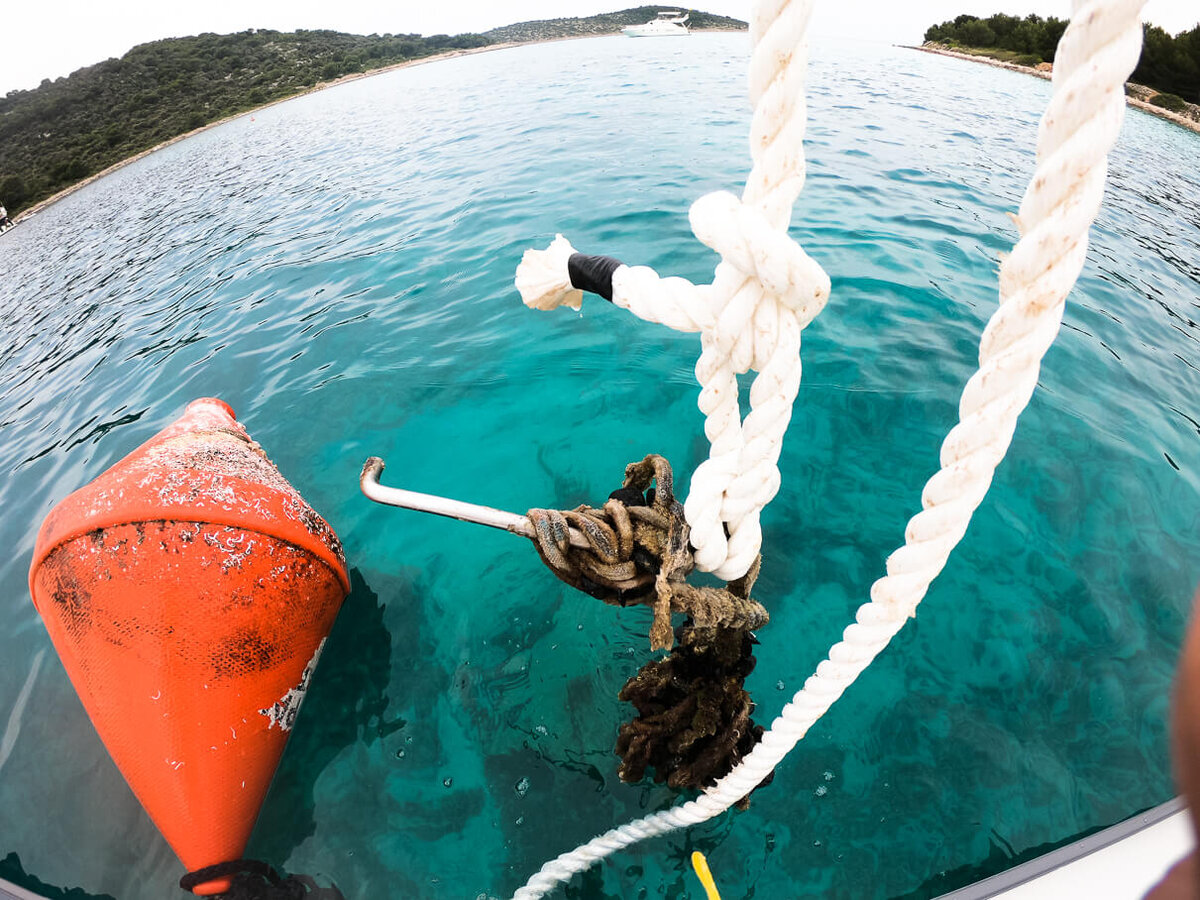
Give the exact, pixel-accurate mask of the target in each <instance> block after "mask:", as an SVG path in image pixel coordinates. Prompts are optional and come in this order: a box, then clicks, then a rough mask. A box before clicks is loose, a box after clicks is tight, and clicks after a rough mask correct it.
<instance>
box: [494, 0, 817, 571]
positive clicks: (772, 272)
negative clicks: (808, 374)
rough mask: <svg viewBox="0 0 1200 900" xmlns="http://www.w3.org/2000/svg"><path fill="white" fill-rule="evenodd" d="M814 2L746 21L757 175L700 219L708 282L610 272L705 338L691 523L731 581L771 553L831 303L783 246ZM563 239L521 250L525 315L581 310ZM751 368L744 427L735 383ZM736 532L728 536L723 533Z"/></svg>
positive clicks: (648, 313) (635, 297)
mask: <svg viewBox="0 0 1200 900" xmlns="http://www.w3.org/2000/svg"><path fill="white" fill-rule="evenodd" d="M811 13H812V0H790V2H789V0H768V2H763V3H760V4H759V8H758V9H757V10H756V12H755V15H754V17H753V21H752V22H751V37H752V39H753V42H754V50H753V53H752V55H751V60H750V98H751V100H752V102H753V103H754V118H753V121H752V123H751V126H750V152H751V157H752V158H753V161H754V165H753V168H752V169H751V172H750V175H749V177H748V178H747V180H746V187H745V190H744V191H743V193H742V199H741V200H738V199H737V198H736V197H734V196H733V195H732V194H728V193H725V192H723V191H722V192H718V193H715V194H709V195H707V196H705V197H701V198H700V199H699V200H697V201H696V202H695V203H694V204H693V205H692V208H691V211H690V213H689V220H690V222H691V225H692V231H693V232H694V233H695V235H696V237H697V238H699V239H700V240H701V241H702V242H703V243H704V244H706V245H707V246H709V247H711V248H712V249H713V250H716V251H717V252H718V253H719V254H720V255H721V263H720V264H719V265H718V266H717V270H716V273H715V275H714V278H713V283H712V284H711V285H700V286H697V285H694V284H692V283H691V282H689V281H686V280H685V279H682V278H660V277H659V276H658V274H657V273H655V272H654V270H653V269H649V268H646V267H644V266H639V267H629V266H622V267H620V268H619V269H617V270H616V272H614V273H613V303H615V304H616V305H618V306H623V307H625V308H626V309H628V310H630V311H631V312H633V313H634V314H635V315H637V316H639V317H641V318H643V319H646V320H648V321H651V322H659V323H662V324H664V325H668V326H670V327H672V328H676V329H678V330H680V331H699V332H700V333H701V337H700V344H701V355H700V360H699V362H697V364H696V380H697V381H699V382H700V385H701V388H702V390H701V392H700V398H699V401H698V403H699V407H700V410H701V412H703V413H704V416H705V422H704V432H705V434H706V435H707V436H708V440H709V444H710V450H709V457H708V459H707V460H705V461H704V462H703V463H702V464H701V465H700V466H699V467H697V469H696V471H695V472H694V473H693V474H692V480H691V486H690V487H689V489H688V496H687V501H686V503H685V504H684V515H685V516H686V518H687V521H688V525H689V526H690V528H691V543H692V547H693V548H694V550H695V561H696V565H697V567H699V568H700V569H702V570H704V571H711V572H714V573H715V574H716V575H718V576H719V577H721V578H723V579H725V580H726V581H732V580H733V579H735V578H740V577H741V576H742V575H744V574H746V571H747V570H748V569H749V568H750V565H751V564H752V563H753V562H754V559H755V557H756V556H757V555H758V551H759V547H760V545H761V544H762V531H761V529H760V527H759V514H760V513H761V512H762V509H763V507H764V506H766V505H767V503H769V502H770V501H771V498H773V497H774V496H775V494H776V492H777V491H778V490H779V468H778V465H777V464H778V462H779V453H780V450H781V449H782V447H783V435H784V432H785V431H787V426H788V423H789V422H790V421H791V416H792V403H793V401H794V400H795V399H796V393H797V391H798V390H799V388H800V332H801V330H803V328H804V327H805V326H806V325H807V324H808V323H809V322H811V321H812V319H813V318H814V317H815V316H816V315H817V313H819V312H820V311H821V309H822V308H823V307H824V306H825V302H826V300H828V298H829V276H828V275H826V274H825V272H824V271H823V270H822V269H821V267H820V266H819V265H818V264H817V263H816V262H815V261H813V260H812V259H811V258H810V257H809V256H808V254H806V253H805V252H804V251H803V250H802V249H801V248H800V246H799V245H798V244H796V243H795V242H794V241H793V240H792V239H791V238H789V237H788V234H787V228H788V224H789V221H790V219H791V215H792V204H793V203H794V202H795V200H796V196H797V195H798V194H799V193H800V189H801V188H802V187H803V186H804V152H803V141H804V128H805V118H806V108H805V103H804V75H805V69H806V65H807V58H808V46H807V43H806V40H805V32H806V31H807V29H808V22H809V18H810V16H811ZM573 252H574V249H573V248H572V247H571V245H570V244H569V243H568V242H567V240H566V239H565V238H563V237H562V235H559V236H558V237H557V238H556V239H555V241H554V243H552V244H551V245H550V247H549V248H548V249H547V250H543V251H536V250H530V251H527V252H526V253H525V256H524V258H523V259H522V261H521V265H520V267H518V269H517V278H516V283H517V288H518V290H520V291H521V296H522V299H523V300H524V301H525V303H526V305H528V306H531V307H533V308H535V309H554V308H555V307H557V306H560V305H567V306H571V307H573V308H575V309H578V308H579V304H580V302H581V299H582V295H581V294H580V292H579V291H577V290H574V289H573V288H571V286H570V279H569V277H568V276H567V259H568V258H569V257H570V255H571V253H573ZM750 369H754V370H756V371H757V372H758V375H757V376H756V377H755V379H754V383H753V385H752V386H751V388H750V412H749V413H748V414H747V416H746V418H745V421H743V420H742V417H741V411H740V408H739V405H738V384H737V376H738V375H739V374H741V373H743V372H747V371H749V370H750ZM727 531H728V537H726V532H727Z"/></svg>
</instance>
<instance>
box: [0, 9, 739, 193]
mask: <svg viewBox="0 0 1200 900" xmlns="http://www.w3.org/2000/svg"><path fill="white" fill-rule="evenodd" d="M657 10H658V7H653V6H643V7H637V8H635V9H629V10H625V11H624V12H619V13H609V14H606V15H602V16H593V17H591V18H587V19H554V20H549V21H544V22H525V23H522V24H520V25H510V26H506V27H504V28H497V29H495V30H493V31H490V32H487V33H486V34H460V35H454V36H448V35H434V36H432V37H422V36H420V35H415V34H399V35H392V34H385V35H382V36H381V35H370V36H369V37H366V36H361V35H354V34H342V33H339V32H334V31H297V32H294V33H282V32H278V31H262V30H259V31H255V30H251V31H245V32H242V33H240V34H201V35H198V36H196V37H188V38H172V39H170V40H163V41H154V42H153V43H149V44H141V45H139V46H137V47H134V48H133V49H132V50H130V51H129V52H128V53H126V54H125V55H124V56H123V57H121V58H120V59H109V60H106V61H105V62H102V63H98V64H97V65H94V66H89V67H87V68H84V69H80V70H79V71H77V72H74V73H72V74H71V75H70V76H69V77H66V78H59V79H56V80H55V81H50V80H46V81H43V82H42V84H41V85H40V86H39V87H37V88H35V89H34V90H30V91H12V92H10V93H9V94H8V95H7V96H6V97H3V98H0V203H4V204H5V205H6V206H7V207H8V210H9V213H10V214H12V215H15V214H16V213H17V212H19V211H21V210H22V209H25V208H27V207H29V206H31V205H33V204H34V203H36V202H37V201H39V200H42V199H44V198H46V197H49V196H51V195H52V194H54V193H56V192H58V191H60V190H62V189H63V188H66V187H69V186H71V185H72V184H75V183H76V182H78V181H80V180H82V179H84V178H86V177H88V176H89V175H93V174H95V173H96V172H100V171H102V170H103V169H106V168H108V167H109V166H111V165H113V164H114V163H117V162H120V161H121V160H123V159H127V158H129V157H130V156H133V155H135V154H137V153H140V152H141V151H143V150H146V149H149V148H150V147H153V146H155V145H156V144H160V143H162V142H163V141H165V140H168V139H170V138H172V137H175V136H177V135H180V134H185V133H186V132H188V131H191V130H192V129H195V128H199V127H200V126H202V125H205V124H207V123H209V122H214V121H216V120H218V119H222V118H224V117H226V116H229V115H232V114H234V113H238V112H242V111H245V110H248V109H253V108H254V107H257V106H261V105H262V104H264V103H267V102H269V101H272V100H278V99H281V98H284V97H289V96H293V95H295V94H298V93H301V92H302V91H305V90H307V89H309V88H311V87H312V86H313V85H315V84H317V83H318V82H321V81H330V80H333V79H335V78H338V77H340V76H342V75H348V74H351V73H355V72H366V71H370V70H372V69H378V68H382V67H384V66H388V65H392V64H394V63H400V62H405V61H407V60H412V59H419V58H421V57H426V56H431V55H434V54H437V53H441V52H444V51H446V50H453V49H467V48H473V47H485V46H488V45H491V44H498V43H507V42H520V41H536V40H545V39H548V38H556V37H569V36H573V35H581V34H605V33H612V32H617V31H619V30H620V29H621V28H622V27H623V26H624V25H628V24H631V23H640V22H645V21H647V20H649V19H652V18H654V16H655V14H656V13H657ZM690 24H691V25H692V27H693V28H730V27H733V28H737V27H741V28H744V27H745V23H744V22H739V21H738V20H736V19H727V18H724V17H722V16H710V15H708V14H706V13H700V12H693V13H692V14H691V22H690Z"/></svg>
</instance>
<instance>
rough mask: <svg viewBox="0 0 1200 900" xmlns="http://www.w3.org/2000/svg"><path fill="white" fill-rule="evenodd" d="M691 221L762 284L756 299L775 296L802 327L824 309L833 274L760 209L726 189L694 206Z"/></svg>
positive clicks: (699, 234) (723, 254)
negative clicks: (827, 272)
mask: <svg viewBox="0 0 1200 900" xmlns="http://www.w3.org/2000/svg"><path fill="white" fill-rule="evenodd" d="M688 220H689V221H690V222H691V226H692V233H693V234H695V235H696V237H697V239H698V240H699V241H700V242H701V243H703V244H704V245H705V246H707V247H710V248H711V249H713V250H715V251H717V253H719V254H721V258H722V260H723V261H724V262H727V263H729V264H730V265H732V266H733V267H734V268H736V269H737V270H738V272H739V273H740V274H741V275H742V276H744V278H747V279H753V280H754V281H756V282H758V285H759V287H760V288H761V292H760V294H759V296H758V298H757V302H758V303H762V302H763V301H764V299H766V298H768V297H770V298H773V299H774V300H776V301H778V302H779V303H781V304H782V305H783V306H785V307H786V308H788V309H790V310H792V311H793V312H794V313H795V314H796V317H797V320H798V324H799V325H800V327H801V328H803V327H805V326H806V325H808V323H809V322H811V321H812V320H813V319H814V318H816V316H817V313H819V312H820V311H821V310H822V309H824V308H825V303H826V302H827V301H828V300H829V291H830V282H829V276H828V275H827V274H826V273H825V271H824V270H823V269H822V268H821V266H820V265H819V264H818V263H817V262H816V261H815V260H814V259H813V258H812V257H811V256H809V255H808V254H807V253H805V252H804V250H803V248H801V246H800V245H799V244H797V243H796V242H795V241H794V240H792V239H791V238H790V237H788V235H787V232H786V231H784V230H780V229H779V228H777V227H775V226H774V225H772V224H771V222H770V221H768V219H767V217H766V215H764V214H763V212H762V211H761V210H759V209H757V208H756V207H754V206H752V205H747V204H745V203H743V202H742V201H741V200H739V199H738V198H737V197H735V196H733V194H731V193H729V192H728V191H715V192H713V193H711V194H705V195H704V196H703V197H701V198H700V199H699V200H697V201H696V202H695V203H693V204H692V208H691V210H690V211H689V213H688ZM724 299H726V300H727V299H729V298H728V297H727V298H724ZM755 356H756V357H758V356H760V354H755ZM762 356H764V357H765V356H769V354H762Z"/></svg>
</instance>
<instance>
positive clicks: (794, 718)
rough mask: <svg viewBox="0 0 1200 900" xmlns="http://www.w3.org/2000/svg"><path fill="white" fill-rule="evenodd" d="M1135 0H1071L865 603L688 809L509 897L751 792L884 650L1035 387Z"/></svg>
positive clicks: (1137, 37) (1076, 257)
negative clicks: (970, 350) (958, 391)
mask: <svg viewBox="0 0 1200 900" xmlns="http://www.w3.org/2000/svg"><path fill="white" fill-rule="evenodd" d="M1143 3H1144V0H1092V2H1079V0H1076V2H1075V4H1074V9H1073V15H1072V18H1071V23H1070V26H1069V27H1068V28H1067V30H1066V33H1065V34H1064V35H1063V38H1062V40H1061V42H1060V43H1059V47H1058V53H1057V56H1056V58H1055V64H1054V81H1053V84H1054V96H1053V98H1052V99H1051V101H1050V105H1049V107H1048V109H1047V110H1046V114H1045V115H1044V116H1043V117H1042V121H1041V125H1040V127H1039V130H1038V153H1037V168H1036V171H1035V172H1034V176H1033V179H1032V181H1031V182H1030V184H1029V187H1028V189H1027V190H1026V192H1025V197H1024V199H1023V200H1022V201H1021V208H1020V214H1019V215H1018V216H1017V217H1016V222H1017V226H1018V230H1019V231H1020V233H1021V239H1020V240H1019V241H1018V242H1017V245H1016V247H1015V248H1014V249H1013V252H1012V254H1011V255H1010V256H1008V258H1007V259H1005V260H1004V262H1003V264H1002V265H1001V267H1000V307H999V309H997V311H996V313H995V314H994V315H993V316H992V318H991V320H990V321H989V322H988V325H987V327H986V329H985V330H984V332H983V336H982V338H981V340H980V346H979V371H978V372H976V373H975V374H974V375H973V376H972V377H971V379H970V380H969V381H968V382H967V385H966V387H965V388H964V390H963V395H962V400H961V401H960V403H959V423H958V424H957V425H956V426H955V427H954V428H953V429H952V430H951V432H950V433H949V434H948V435H947V436H946V440H945V441H944V442H943V444H942V453H941V465H942V468H941V470H940V471H939V472H938V473H937V474H935V475H934V476H933V477H932V478H930V479H929V481H928V482H927V483H926V485H925V489H924V491H923V492H922V495H921V502H922V507H923V509H922V511H921V512H919V513H918V514H917V515H916V516H914V517H913V518H912V519H911V520H910V521H909V523H908V527H907V528H906V529H905V543H904V546H902V547H900V548H899V549H898V550H897V551H896V552H895V553H893V554H892V555H891V556H890V557H888V560H887V575H886V576H884V577H883V578H881V579H879V580H878V581H877V582H875V584H874V585H873V586H872V588H871V600H870V602H868V603H866V604H864V605H863V606H861V607H859V609H858V612H857V614H856V615H855V622H854V623H853V624H851V625H850V626H849V627H848V628H847V629H846V630H845V632H844V633H843V636H842V640H841V641H840V642H839V643H837V644H835V645H834V646H833V647H832V648H831V649H830V651H829V657H828V658H827V659H826V660H824V661H823V662H822V663H821V664H820V665H819V666H817V671H816V672H815V673H814V674H813V675H812V676H810V677H809V678H808V680H807V681H805V683H804V687H803V688H802V689H801V690H800V691H798V692H797V693H796V695H795V696H794V697H793V698H792V700H791V702H789V703H788V704H787V705H786V706H784V708H783V710H782V712H781V713H780V715H779V717H778V718H776V719H775V721H774V722H772V723H771V728H770V729H769V730H768V731H767V732H766V733H765V734H764V735H763V739H762V741H761V742H760V743H759V744H757V745H756V746H755V748H754V749H753V750H752V751H751V752H750V753H749V754H748V755H747V756H746V757H745V759H743V760H742V762H741V763H739V764H738V766H737V767H735V768H734V769H733V771H732V772H730V773H729V774H728V775H726V776H725V777H724V778H722V779H721V780H720V781H718V782H717V783H716V784H715V785H713V786H712V787H711V788H709V789H708V790H706V791H705V793H704V794H703V795H701V796H700V797H698V798H697V799H695V800H692V801H689V802H687V803H684V804H681V805H680V806H677V807H673V808H671V809H668V810H664V811H663V812H660V813H657V814H655V815H652V816H648V817H646V818H643V819H639V820H636V821H634V822H630V823H628V824H625V825H622V826H620V827H618V828H614V829H612V830H611V831H608V832H606V833H604V834H602V835H600V836H599V837H596V838H593V839H592V840H591V841H589V842H588V843H586V844H583V845H582V846H580V847H577V848H576V849H575V850H572V851H570V852H568V853H564V854H562V855H561V856H559V857H558V858H556V859H554V860H551V861H550V862H548V863H546V864H545V865H544V866H542V868H541V870H540V871H538V872H537V873H536V874H535V875H534V876H533V877H532V878H530V879H529V881H528V882H527V883H526V885H525V886H524V887H522V888H520V889H519V890H518V891H517V892H516V894H515V895H514V900H535V898H538V897H542V896H544V895H545V894H546V893H547V892H548V891H550V890H552V889H553V888H554V887H555V886H556V885H558V884H560V883H562V882H565V881H567V880H569V879H570V878H571V877H572V876H573V875H575V874H576V873H578V872H582V871H583V870H585V869H587V868H588V867H590V866H591V865H592V864H593V863H594V862H596V861H597V860H599V859H602V858H603V857H605V856H607V855H609V854H611V853H613V852H615V851H616V850H620V849H622V848H624V847H628V846H630V845H631V844H633V843H636V842H637V841H639V840H642V839H643V838H647V837H653V836H655V835H661V834H665V833H667V832H669V831H672V830H674V829H676V828H683V827H686V826H688V825H694V824H696V823H699V822H703V821H705V820H707V819H710V818H712V817H713V816H716V815H718V814H720V813H721V812H724V811H725V810H726V809H728V808H729V807H730V806H732V805H733V804H734V803H736V802H737V801H738V800H739V799H741V798H742V797H744V796H745V795H746V794H748V793H749V792H750V791H751V790H752V789H753V788H754V787H755V786H756V785H757V784H758V783H759V782H761V781H762V780H763V778H765V777H766V776H767V774H768V773H769V772H771V771H772V770H773V769H774V768H775V767H776V766H777V765H778V764H779V763H780V762H781V761H782V760H783V758H784V756H786V755H787V753H788V751H789V750H791V749H792V747H794V746H795V745H796V743H797V742H798V741H799V740H800V739H801V738H802V737H804V735H805V733H807V731H808V729H809V728H810V727H811V726H812V725H813V723H814V722H816V721H817V719H819V718H820V717H821V716H822V715H823V714H824V713H825V711H826V710H828V709H829V707H830V706H832V705H833V703H834V701H835V700H837V698H838V697H840V696H841V695H842V692H843V691H845V690H846V688H847V687H849V686H850V684H851V683H853V681H854V679H855V678H857V677H858V675H859V674H860V673H861V672H862V671H863V670H864V669H865V668H866V667H867V666H868V665H869V664H870V662H871V661H872V660H873V659H874V658H875V657H876V655H877V654H878V653H879V652H880V651H881V650H883V648H884V647H886V646H887V644H888V642H889V641H890V640H891V639H892V637H893V635H895V634H896V633H897V632H898V631H899V630H900V629H901V628H902V627H903V625H904V623H905V622H906V621H907V620H908V618H909V617H910V616H912V615H914V614H915V611H916V608H917V605H918V604H919V603H920V602H921V599H922V598H923V597H924V596H925V592H926V590H927V589H928V588H929V584H930V582H932V581H933V579H934V578H935V577H937V575H938V573H939V572H941V570H942V567H943V566H944V565H945V564H946V560H947V558H948V556H949V555H950V551H951V550H952V549H953V548H954V547H955V545H956V544H957V543H958V542H959V540H961V539H962V536H963V535H964V534H965V532H966V530H967V525H968V523H969V522H970V519H971V515H972V513H973V512H974V511H975V508H976V507H977V506H978V505H979V503H980V502H981V501H982V500H983V497H984V495H985V494H986V493H987V490H988V487H989V486H990V484H991V480H992V476H993V474H994V472H995V469H996V466H997V465H998V464H999V463H1000V460H1001V459H1003V458H1004V455H1005V453H1006V452H1007V451H1008V447H1009V444H1010V442H1011V440H1012V435H1013V430H1014V429H1015V427H1016V423H1017V417H1018V416H1019V415H1020V413H1021V411H1022V410H1023V409H1024V408H1025V406H1026V404H1028V402H1029V399H1030V397H1031V396H1032V394H1033V390H1034V388H1035V387H1036V386H1037V379H1038V372H1039V369H1040V365H1041V360H1042V356H1043V355H1044V354H1045V352H1046V351H1047V350H1048V349H1049V347H1050V344H1051V343H1052V342H1053V340H1054V338H1055V336H1056V335H1057V333H1058V329H1059V325H1060V323H1061V321H1062V314H1063V308H1064V301H1065V299H1066V295H1067V293H1068V292H1069V291H1070V289H1071V287H1072V286H1073V285H1074V284H1075V280H1076V278H1078V276H1079V272H1080V270H1081V269H1082V267H1083V262H1084V258H1085V256H1086V253H1087V231H1088V228H1089V227H1090V226H1091V223H1092V220H1093V219H1094V218H1095V216H1096V213H1097V212H1098V211H1099V208H1100V201H1101V199H1102V195H1103V193H1104V181H1105V176H1106V172H1107V164H1108V162H1107V154H1108V151H1109V150H1110V149H1111V147H1112V146H1113V144H1114V143H1115V141H1116V138H1117V133H1118V132H1119V131H1120V127H1121V121H1122V119H1123V117H1124V112H1125V96H1124V83H1125V79H1126V78H1127V77H1128V76H1129V74H1130V72H1132V71H1133V68H1134V66H1135V65H1136V64H1137V60H1138V55H1139V53H1140V52H1141V43H1142V29H1141V24H1140V22H1139V14H1140V11H1141V8H1142V5H1143Z"/></svg>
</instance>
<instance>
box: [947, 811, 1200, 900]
mask: <svg viewBox="0 0 1200 900" xmlns="http://www.w3.org/2000/svg"><path fill="white" fill-rule="evenodd" d="M1195 846H1196V838H1195V835H1194V834H1193V833H1192V822H1191V818H1190V816H1189V814H1188V812H1187V809H1186V807H1185V806H1184V804H1183V800H1182V799H1181V798H1178V797H1177V798H1175V799H1174V800H1171V801H1168V802H1167V803H1164V804H1162V805H1161V806H1156V807H1154V808H1153V809H1148V810H1146V811H1145V812H1143V813H1139V814H1138V815H1136V816H1132V817H1130V818H1128V819H1126V820H1125V821H1124V822H1119V823H1117V824H1116V825H1113V826H1112V827H1111V828H1105V829H1104V830H1103V831H1098V832H1096V833H1095V834H1090V835H1088V836H1087V837H1085V838H1081V839H1080V840H1078V841H1075V842H1074V843H1071V844H1068V845H1067V846H1065V847H1060V848H1058V849H1057V850H1053V851H1051V852H1050V853H1046V854H1044V855H1042V856H1039V857H1037V858H1036V859H1031V860H1030V861H1029V862H1027V863H1023V864H1021V865H1019V866H1014V867H1013V868H1011V869H1009V870H1008V871H1006V872H1001V873H1000V874H998V875H993V876H992V877H991V878H986V879H984V880H983V881H980V882H977V883H976V884H972V885H968V886H967V887H964V888H960V889H959V890H957V891H952V892H950V893H949V894H943V895H942V896H941V897H939V898H938V900H991V898H1003V900H1050V898H1054V900H1061V898H1064V897H1095V898H1103V900H1141V898H1143V897H1144V896H1145V895H1146V892H1147V891H1148V890H1150V888H1152V887H1154V885H1155V884H1157V883H1158V882H1159V880H1160V879H1161V878H1162V877H1163V875H1165V874H1166V872H1167V870H1168V869H1170V868H1171V866H1173V865H1174V864H1175V863H1176V862H1178V861H1179V860H1180V859H1182V858H1183V857H1184V856H1186V855H1187V854H1188V853H1189V852H1191V851H1192V850H1193V849H1194V848H1195Z"/></svg>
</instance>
